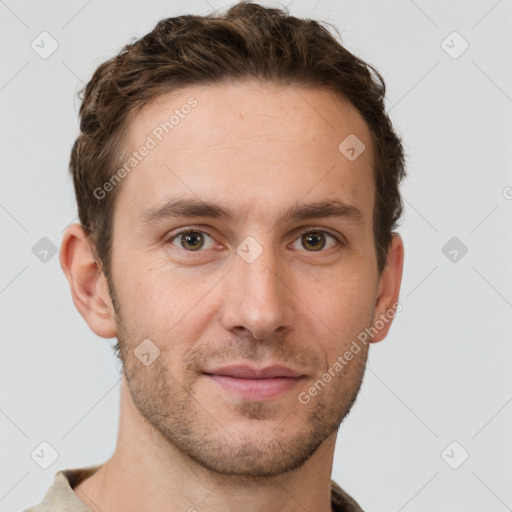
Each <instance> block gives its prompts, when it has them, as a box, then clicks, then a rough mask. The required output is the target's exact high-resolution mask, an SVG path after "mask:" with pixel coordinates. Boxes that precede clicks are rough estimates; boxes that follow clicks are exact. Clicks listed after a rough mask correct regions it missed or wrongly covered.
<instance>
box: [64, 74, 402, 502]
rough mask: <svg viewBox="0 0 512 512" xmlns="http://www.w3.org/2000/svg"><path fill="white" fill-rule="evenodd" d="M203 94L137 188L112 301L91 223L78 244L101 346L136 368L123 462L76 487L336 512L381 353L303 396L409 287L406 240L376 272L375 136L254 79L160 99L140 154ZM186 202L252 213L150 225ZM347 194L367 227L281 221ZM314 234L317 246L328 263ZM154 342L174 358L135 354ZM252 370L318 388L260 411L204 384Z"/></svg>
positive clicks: (84, 292) (142, 120) (119, 212)
mask: <svg viewBox="0 0 512 512" xmlns="http://www.w3.org/2000/svg"><path fill="white" fill-rule="evenodd" d="M192 96H193V97H194V98H195V99H196V100H197V101H198V105H197V107H195V108H194V109H193V110H192V111H191V113H190V114H189V115H188V116H186V117H185V118H184V119H182V120H181V121H180V123H179V125H178V126H176V127H175V128H174V130H173V131H172V133H171V134H169V135H167V136H165V137H164V138H163V140H162V141H161V142H160V143H159V144H158V145H157V147H156V148H155V149H153V150H152V151H151V152H150V153H149V154H148V156H146V157H145V158H144V159H143V160H142V161H141V162H140V163H139V164H138V165H137V166H136V168H135V169H134V170H133V171H132V172H131V173H130V174H129V175H128V176H127V177H125V178H124V180H123V182H122V184H121V187H122V188H121V189H120V190H119V195H118V196H117V199H116V201H117V202H116V207H115V213H114V238H113V258H112V282H111V283H110V294H109V283H108V282H107V280H106V279H105V276H104V273H103V272H101V271H100V270H101V266H100V264H99V263H98V262H96V261H95V259H94V257H93V251H92V248H91V246H90V244H89V241H88V240H87V237H86V236H85V235H84V232H83V230H82V229H81V227H80V226H79V225H78V224H73V225H71V226H69V227H68V229H67V230H66V232H65V234H64V237H63V241H62V246H61V251H60V261H61V265H62V268H63V270H64V272H65V274H66V276H67V278H68V280H69V283H70V287H71V291H72V296H73V301H74V303H75V305H76V307H77V308H78V310H79V312H80V313H81V314H82V316H83V317H84V319H85V320H86V322H87V323H88V325H89V326H90V328H91V330H92V331H93V332H94V333H96V334H97V335H99V336H102V337H105V338H112V337H117V338H118V340H119V343H120V349H121V359H122V362H123V369H124V374H123V379H122V385H121V412H120V414H121V416H120V426H119V434H118V441H117V446H116V449H115V452H114V454H113V456H112V457H111V459H109V460H108V461H107V462H106V463H105V464H103V466H102V467H101V468H100V469H99V470H98V471H97V472H96V473H95V474H94V475H93V476H91V477H89V478H88V479H87V480H85V481H84V482H82V483H81V484H80V485H79V486H77V487H76V488H75V489H74V491H75V493H76V494H77V496H78V497H79V498H80V499H81V500H82V501H84V503H86V504H87V505H88V506H89V507H90V508H91V509H92V510H94V511H95V512H96V511H100V510H101V511H107V510H108V511H109V512H116V511H121V510H122V511H124V512H130V511H136V510H137V511H139V510H142V509H145V510H159V511H169V512H171V511H173V512H174V511H178V510H188V509H191V508H193V509H197V510H199V511H201V510H209V511H217V510H222V511H234V510H241V509H243V510H246V511H261V510H268V511H296V510H297V511H298V510H304V509H305V510H308V511H323V512H325V511H330V510H331V503H330V477H331V471H332V462H333V454H334V448H335V441H336V436H337V430H338V427H339V425H340V423H341V421H342V420H343V418H344V417H345V416H346V415H347V414H348V412H349V410H350V408H351V406H352V404H353V403H354V401H355V399H356V396H357V393H358V391H359V388H360V385H361V381H362V378H363V374H364V368H365V364H366V358H367V353H368V347H369V343H367V344H361V351H360V352H358V354H357V355H355V356H354V358H353V359H352V360H351V361H349V362H348V363H347V364H346V366H344V368H343V370H342V371H340V372H339V374H338V375H337V376H336V378H333V379H332V380H331V381H330V382H329V383H328V384H327V385H326V386H325V387H324V388H323V389H322V390H321V391H320V392H318V394H317V395H316V396H314V397H312V398H311V400H310V402H309V403H308V404H302V403H300V402H299V400H298V395H299V393H300V392H301V391H307V390H308V389H309V388H310V387H311V386H312V385H313V384H314V383H315V382H316V381H317V380H318V379H319V378H321V376H322V375H323V374H324V373H325V372H326V371H327V370H328V369H329V368H330V367H332V365H333V363H334V362H335V361H336V360H337V358H338V356H340V355H343V354H344V353H345V352H346V351H347V350H348V349H349V347H350V345H351V343H352V342H353V340H355V339H356V338H357V335H358V334H359V333H361V332H362V331H363V330H364V329H365V328H368V327H370V326H371V325H373V323H374V322H375V321H376V320H377V319H378V318H379V315H381V314H385V313H386V311H389V310H390V309H391V308H392V306H393V304H395V303H397V302H398V297H399V290H400V284H401V278H402V265H403V243H402V240H401V238H400V236H399V235H397V234H394V235H393V239H392V244H391V246H390V250H389V253H388V258H387V262H386V267H385V269H384V270H383V272H382V274H381V275H379V274H378V272H377V266H376V253H375V246H374V241H373V225H372V219H373V215H372V214H373V207H374V201H375V190H374V181H373V175H372V173H373V170H372V165H373V156H372V142H371V138H370V132H369V130H368V127H367V125H366V123H365V122H364V120H363V119H362V117H361V116H360V115H359V113H358V112H357V111H356V110H355V109H353V108H352V107H351V106H350V105H349V104H348V103H347V102H345V101H344V100H342V99H340V98H339V97H338V96H336V95H334V94H333V93H332V92H329V91H325V90H320V89H299V88H296V87H289V86H288V87H277V86H275V85H269V84H262V83H260V82H256V81H251V80H249V81H244V82H238V83H236V84H229V85H217V86H209V87H206V88H205V87H189V88H187V89H183V90H181V92H179V93H173V94H172V95H167V96H165V97H159V98H158V99H157V101H154V102H152V103H151V104H149V105H147V106H146V107H145V108H144V109H143V110H142V111H141V112H140V113H139V114H138V115H137V116H136V117H135V118H134V119H133V120H132V122H131V125H130V129H129V133H128V137H127V140H126V144H127V148H128V149H129V150H130V151H133V150H135V149H136V148H139V147H140V146H141V145H142V144H143V143H144V141H145V140H146V138H147V136H148V134H151V133H152V130H154V128H155V127H156V126H158V124H159V123H160V122H162V121H163V120H166V119H168V118H169V116H170V114H171V113H172V111H173V110H174V109H175V108H179V107H180V105H183V104H185V103H186V102H187V100H188V99H189V98H190V97H192ZM349 134H356V135H357V137H358V138H359V139H360V140H362V141H363V142H364V144H365V146H366V150H365V151H364V152H363V153H362V154H361V155H360V156H359V157H358V158H357V159H356V160H355V161H349V160H348V159H347V158H346V157H345V156H344V155H343V154H342V153H341V152H340V151H339V150H338V145H339V144H340V142H341V141H342V140H343V139H344V138H345V137H347V136H348V135H349ZM173 198H182V199H183V198H192V199H198V198H199V199H200V200H202V201H211V202H215V203H216V204H219V205H222V206H230V207H231V208H233V209H234V210H237V211H238V212H239V214H240V218H239V219H237V220H221V219H218V218H211V217H206V218H204V217H187V218H174V219H167V220H164V221H162V222H160V223H157V224H154V225H151V226H144V225H142V224H140V222H139V218H140V216H141V214H142V212H144V211H145V210H147V209H148V208H151V207H154V206H158V205H161V204H163V203H165V201H167V200H169V199H173ZM334 199H336V200H339V201H343V202H344V203H347V204H349V205H352V206H354V207H356V208H357V209H358V210H359V211H360V212H361V214H362V221H361V222H356V221H353V220H351V219H349V218H346V217H323V218H314V219H305V220H300V221H280V220H279V214H280V213H281V212H283V211H284V210H286V209H287V208H289V207H291V206H294V205H297V204H309V203H313V202H317V201H324V200H334ZM183 227H190V228H194V229H195V230H196V231H197V230H199V231H200V233H202V234H203V241H204V245H203V246H201V241H199V243H198V241H197V239H193V240H192V247H193V248H195V247H196V246H199V247H200V249H199V250H198V251H197V250H196V251H194V250H190V246H189V245H187V241H186V240H184V238H183V237H179V236H178V237H175V238H173V239H171V237H172V236H173V235H174V234H175V233H176V230H177V229H178V228H183ZM319 231H321V232H324V234H322V233H320V235H318V232H319ZM304 232H305V233H306V234H307V233H310V234H311V233H312V232H313V233H317V236H318V237H319V238H314V240H313V241H314V242H318V243H317V246H319V247H320V248H321V250H318V249H317V250H314V249H315V248H314V247H313V245H312V244H310V243H309V242H308V240H310V239H309V238H308V237H307V236H306V237H303V236H302V234H303V233H304ZM331 234H332V235H334V236H337V237H338V238H339V239H340V240H341V241H343V240H345V242H344V243H343V244H340V243H338V242H337V241H336V239H334V238H331V236H330V235H331ZM206 235H209V236H206ZM249 236H250V237H253V238H254V240H256V241H257V242H258V244H259V245H260V247H261V249H262V252H261V254H260V255H259V256H258V257H257V258H256V259H255V260H254V261H253V262H252V263H248V262H247V261H246V260H244V259H243V258H242V257H241V256H240V255H239V254H238V253H237V252H236V249H237V247H239V246H240V244H241V243H242V241H244V239H246V237H249ZM310 236H311V235H310ZM210 237H211V238H210ZM323 244H325V245H323ZM187 249H188V250H187ZM112 297H113V298H114V299H115V304H114V303H113V301H112ZM114 306H116V308H114ZM116 309H117V310H116ZM390 326H391V322H388V323H386V324H385V326H384V328H382V329H381V330H380V331H379V332H378V333H377V334H376V335H375V336H374V337H373V339H372V340H371V342H373V343H375V342H378V341H381V340H382V339H384V338H385V337H386V335H387V333H388V331H389V328H390ZM144 339H150V340H151V342H152V343H154V345H155V346H157V347H158V349H159V350H160V354H159V356H158V357H156V359H155V360H154V361H153V362H152V363H151V364H149V365H148V366H146V365H144V364H143V363H142V362H141V361H140V360H139V359H138V358H137V357H136V356H135V354H134V349H135V348H136V347H137V346H138V345H139V344H140V343H141V342H142V340H144ZM240 363H245V364H249V365H253V366H258V367H264V366H268V365H270V364H273V363H281V364H285V365H287V366H290V367H292V368H293V369H295V370H297V371H299V372H300V373H301V374H302V375H304V377H303V378H302V380H301V381H300V382H299V383H298V384H296V385H295V386H294V387H293V388H292V389H290V390H288V391H286V392H284V393H282V394H280V395H279V396H277V397H275V398H271V399H266V400H263V399H262V400H259V399H247V398H243V397H241V396H239V395H238V394H236V393H233V392H229V391H226V390H224V389H222V388H221V387H220V386H219V385H218V384H217V383H216V382H212V379H210V378H209V377H207V376H206V375H204V374H203V373H202V372H203V371H204V370H205V369H211V368H213V367H215V366H217V367H219V366H221V365H227V364H240Z"/></svg>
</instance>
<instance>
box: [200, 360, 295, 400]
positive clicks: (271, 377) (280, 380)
mask: <svg viewBox="0 0 512 512" xmlns="http://www.w3.org/2000/svg"><path fill="white" fill-rule="evenodd" d="M205 376H206V377H208V378H209V379H210V380H212V381H213V382H215V383H216V384H217V385H219V386H220V387H221V388H222V389H223V390H225V391H228V392H230V393H234V394H236V395H238V396H239V397H241V398H244V399H246V400H258V401H264V400H271V399H274V398H277V397H279V396H280V395H282V394H284V393H286V392H287V391H290V390H291V389H293V388H294V387H295V386H297V385H298V384H299V382H302V380H303V379H304V378H305V375H303V374H301V373H299V372H297V371H295V370H292V369H291V368H288V367H286V366H281V365H273V366H267V367H265V368H252V367H250V366H246V365H238V366H225V367H222V368H217V369H215V370H208V371H207V372H205Z"/></svg>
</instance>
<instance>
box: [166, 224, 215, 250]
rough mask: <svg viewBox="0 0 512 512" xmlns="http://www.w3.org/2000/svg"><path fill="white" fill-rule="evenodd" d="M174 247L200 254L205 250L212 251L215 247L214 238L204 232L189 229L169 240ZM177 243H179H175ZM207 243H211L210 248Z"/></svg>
mask: <svg viewBox="0 0 512 512" xmlns="http://www.w3.org/2000/svg"><path fill="white" fill-rule="evenodd" d="M168 242H171V243H172V244H173V245H177V246H178V247H179V248H180V249H184V250H186V251H189V252H198V251H200V250H201V249H203V248H206V249H212V248H213V247H214V245H215V244H214V240H213V238H212V237H211V236H210V235H208V234H207V233H205V232H204V231H198V230H193V229H187V230H184V231H180V232H179V233H175V234H174V235H173V236H171V237H170V238H169V239H168ZM175 242H177V243H175ZM207 242H210V246H209V247H208V246H206V247H205V244H206V245H207Z"/></svg>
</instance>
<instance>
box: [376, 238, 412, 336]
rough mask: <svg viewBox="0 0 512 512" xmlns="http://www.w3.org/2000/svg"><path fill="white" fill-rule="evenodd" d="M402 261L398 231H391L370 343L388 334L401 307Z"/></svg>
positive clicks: (400, 239) (401, 243)
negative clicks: (391, 236)
mask: <svg viewBox="0 0 512 512" xmlns="http://www.w3.org/2000/svg"><path fill="white" fill-rule="evenodd" d="M403 263H404V244H403V241H402V238H401V237H400V235H399V234H398V233H393V238H392V240H391V245H390V248H389V251H388V256H387V259H386V266H385V267H384V269H383V271H382V275H381V277H380V282H379V289H378V293H377V301H376V304H375V313H374V318H373V324H372V327H373V329H374V330H373V331H372V332H373V333H374V335H373V336H372V340H371V342H372V343H377V342H379V341H382V340H383V339H384V338H385V337H386V336H387V334H388V332H389V329H390V327H391V324H392V322H393V319H394V317H395V315H396V313H397V312H398V311H400V310H401V309H402V306H401V304H400V303H399V296H400V285H401V283H402V273H403Z"/></svg>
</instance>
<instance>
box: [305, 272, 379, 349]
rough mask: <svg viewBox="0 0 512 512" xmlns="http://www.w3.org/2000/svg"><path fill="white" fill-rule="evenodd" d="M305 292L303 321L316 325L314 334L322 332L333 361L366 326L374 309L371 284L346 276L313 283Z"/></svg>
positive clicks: (359, 278)
mask: <svg viewBox="0 0 512 512" xmlns="http://www.w3.org/2000/svg"><path fill="white" fill-rule="evenodd" d="M305 289H306V288H305ZM307 289H308V293H305V294H303V295H302V297H301V298H302V300H303V302H304V303H305V304H306V305H307V307H306V308H305V309H306V310H308V311H307V317H308V318H311V321H312V322H315V323H316V324H317V325H318V327H317V333H318V334H320V331H321V332H322V337H323V338H324V343H323V344H324V347H325V350H326V351H327V352H328V353H329V354H330V357H333V356H334V357H336V356H337V353H338V352H340V351H342V350H343V349H344V347H345V346H346V345H350V343H351V342H352V340H353V339H355V338H356V337H357V335H358V334H359V333H360V332H361V331H362V330H364V329H365V328H366V327H368V326H369V323H370V322H371V314H372V310H373V306H374V286H373V283H371V282H370V281H369V280H368V279H365V278H362V277H361V274H359V273H351V274H348V273H347V275H343V276H337V277H336V278H333V276H332V275H331V276H330V277H327V276H326V277H325V279H324V278H322V279H316V280H315V286H314V288H312V287H311V286H310V287H309V288H307ZM325 335H326V336H325ZM324 336H325V337H324Z"/></svg>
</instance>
